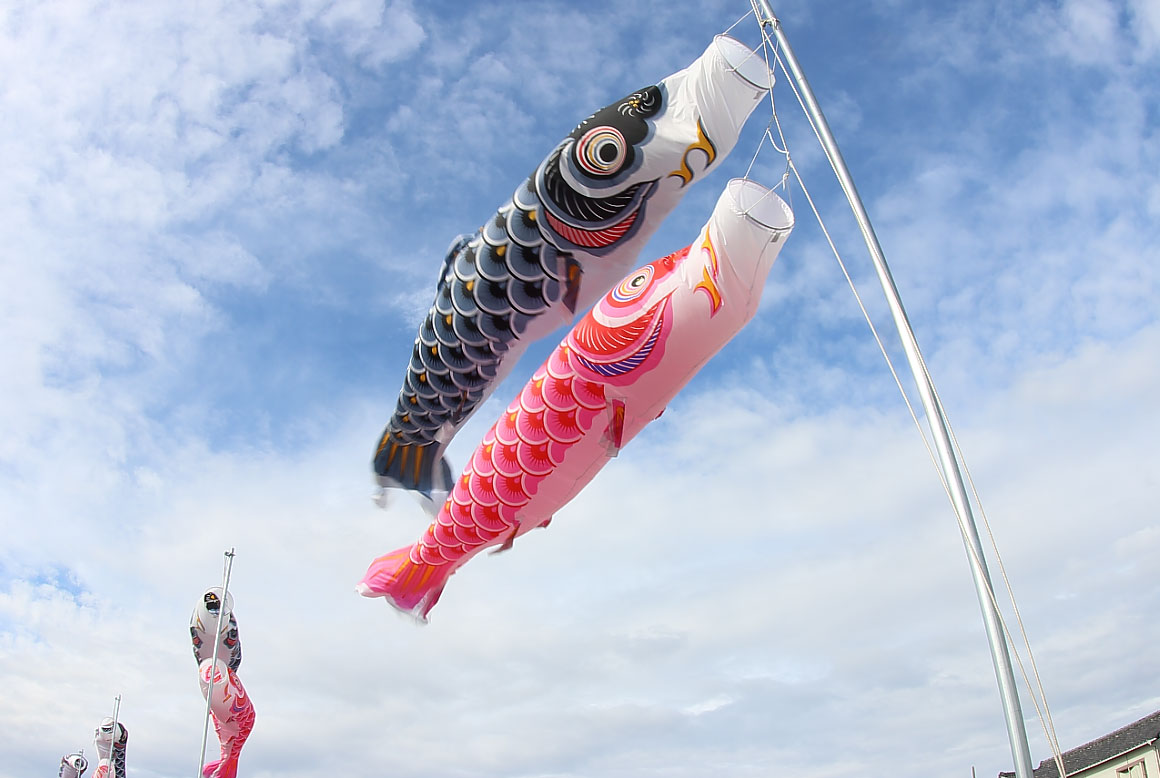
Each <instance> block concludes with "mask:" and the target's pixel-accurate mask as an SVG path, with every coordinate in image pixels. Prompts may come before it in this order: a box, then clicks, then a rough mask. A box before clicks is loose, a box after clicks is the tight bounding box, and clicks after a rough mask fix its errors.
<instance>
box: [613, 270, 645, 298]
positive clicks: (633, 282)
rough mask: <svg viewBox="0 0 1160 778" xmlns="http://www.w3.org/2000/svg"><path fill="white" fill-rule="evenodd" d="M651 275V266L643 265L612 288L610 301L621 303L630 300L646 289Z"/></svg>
mask: <svg viewBox="0 0 1160 778" xmlns="http://www.w3.org/2000/svg"><path fill="white" fill-rule="evenodd" d="M652 277H653V266H652V265H645V266H644V267H642V268H641V269H640V270H638V271H636V272H635V273H633V274H632V275H631V276H629V277H628V278H626V279H624V280H623V281H621V282H620V284H619V285H618V286H616V287H614V288H613V290H612V292H611V293H610V295H609V296H610V297H611V298H612V302H614V303H621V304H623V303H630V302H632V301H633V300H635V299H636V298H638V297H640V296H641V294H643V293H644V291H645V290H646V289H648V287H649V281H651V280H652Z"/></svg>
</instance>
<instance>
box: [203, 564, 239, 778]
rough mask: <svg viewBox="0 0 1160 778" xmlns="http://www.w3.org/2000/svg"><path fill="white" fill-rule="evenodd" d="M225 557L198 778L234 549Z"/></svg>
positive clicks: (232, 566) (207, 736)
mask: <svg viewBox="0 0 1160 778" xmlns="http://www.w3.org/2000/svg"><path fill="white" fill-rule="evenodd" d="M225 555H226V570H225V573H224V575H223V578H222V604H221V606H220V607H219V608H218V614H217V624H216V626H215V627H214V633H213V659H212V660H211V664H210V668H209V690H208V691H207V692H206V695H205V721H203V722H202V726H201V758H200V760H199V761H198V763H197V778H202V776H201V771H202V770H203V769H205V746H206V743H207V742H208V741H209V716H210V702H211V701H212V700H213V679H214V673H216V672H217V660H218V648H219V647H220V646H221V633H222V612H223V611H224V610H225V609H226V603H227V602H228V599H227V597H228V595H229V593H230V573H231V572H232V571H233V569H234V549H233V548H231V549H230V550H229V551H226V552H225ZM199 669H200V668H199ZM199 680H200V679H199Z"/></svg>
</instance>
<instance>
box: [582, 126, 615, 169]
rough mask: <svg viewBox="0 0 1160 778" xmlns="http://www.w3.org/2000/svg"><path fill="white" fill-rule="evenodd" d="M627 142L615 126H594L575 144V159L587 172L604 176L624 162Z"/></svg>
mask: <svg viewBox="0 0 1160 778" xmlns="http://www.w3.org/2000/svg"><path fill="white" fill-rule="evenodd" d="M627 152H628V143H627V142H626V141H625V140H624V136H623V135H621V134H620V130H618V129H616V128H615V127H608V126H603V127H595V128H593V129H591V130H589V131H588V132H586V133H584V135H583V136H581V138H580V140H579V142H578V143H577V144H576V161H577V162H579V163H580V167H582V168H584V170H585V171H586V172H588V173H591V174H593V175H596V176H606V175H608V174H609V173H615V172H616V171H617V170H618V169H619V168H620V166H621V165H623V164H624V159H625V156H626V154H627Z"/></svg>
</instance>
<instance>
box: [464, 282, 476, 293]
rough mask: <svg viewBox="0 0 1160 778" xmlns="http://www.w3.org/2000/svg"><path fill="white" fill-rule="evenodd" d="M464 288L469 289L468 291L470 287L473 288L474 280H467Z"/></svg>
mask: <svg viewBox="0 0 1160 778" xmlns="http://www.w3.org/2000/svg"><path fill="white" fill-rule="evenodd" d="M464 288H465V289H467V291H469V292H470V291H471V290H472V289H474V288H475V282H474V281H468V282H467V283H466V284H465V285H464Z"/></svg>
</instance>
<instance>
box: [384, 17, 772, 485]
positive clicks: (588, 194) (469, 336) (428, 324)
mask: <svg viewBox="0 0 1160 778" xmlns="http://www.w3.org/2000/svg"><path fill="white" fill-rule="evenodd" d="M772 83H773V74H772V73H771V72H770V71H769V69H768V68H767V67H766V64H765V61H764V60H763V59H762V58H761V57H759V56H758V55H757V54H755V53H754V52H753V51H751V50H750V49H749V48H748V47H746V46H745V45H744V44H742V43H740V42H738V41H737V40H734V39H733V38H730V37H728V36H724V35H719V36H717V37H716V38H715V39H714V41H713V43H712V44H711V45H710V46H709V47H708V49H706V50H705V52H704V53H703V54H702V55H701V56H700V57H699V58H697V59H696V60H695V61H694V62H693V63H692V64H691V65H689V67H687V68H685V69H684V70H682V71H680V72H678V73H674V74H673V75H671V76H668V77H667V78H664V79H662V80H661V81H660V82H659V83H657V84H655V85H653V86H648V87H645V88H643V89H640V90H638V91H636V92H633V93H632V94H630V95H628V96H627V97H625V98H624V99H623V100H619V101H617V102H615V103H613V104H612V105H609V106H607V107H606V108H603V109H601V110H599V111H597V112H596V113H594V114H592V115H591V116H589V117H588V118H587V119H585V120H584V121H582V122H580V124H579V125H577V126H576V128H575V129H574V130H573V131H572V132H571V133H570V134H569V135H568V137H566V138H564V140H562V141H561V142H560V143H559V144H558V145H557V146H556V147H555V148H554V149H553V150H552V152H551V153H550V154H549V155H548V156H547V158H546V159H544V161H543V162H541V163H540V165H539V167H537V168H536V170H535V171H534V172H533V173H532V174H531V176H529V177H528V179H527V180H526V181H524V182H523V184H521V185H520V186H519V188H518V189H517V190H516V192H515V194H514V195H513V196H512V199H511V200H510V201H508V202H507V203H506V204H505V205H504V206H503V207H501V208H500V209H499V210H498V211H497V212H496V213H495V215H494V216H493V217H492V218H491V220H490V221H488V222H487V223H486V224H484V225H483V226H482V227H480V228H479V230H477V231H476V232H475V234H474V235H461V236H460V237H459V238H457V239H456V240H455V241H454V242H453V243H452V245H451V248H450V249H449V250H448V252H447V255H446V257H445V258H444V260H443V266H442V269H441V270H440V274H439V284H438V288H437V289H436V293H435V300H434V303H433V304H432V306H431V309H430V311H429V312H428V313H427V316H426V318H425V319H424V320H423V322H422V323H421V324H420V326H419V333H418V336H417V337H416V338H415V345H414V349H413V351H412V353H411V361H410V364H409V366H408V368H407V372H406V376H405V378H404V381H403V387H402V389H401V391H400V392H399V397H398V401H397V403H396V406H395V411H394V414H393V415H392V416H391V418H390V420H389V421H388V423H387V426H386V429H385V430H384V431H383V434H382V436H381V437H380V438H379V443H378V447H377V449H376V451H375V456H374V470H375V472H376V473H377V478H378V481H379V483H380V484H381V485H382V486H384V487H401V488H404V489H409V490H413V491H415V492H418V493H420V494H422V495H425V496H427V497H431V496H432V495H433V494H442V493H446V492H447V491H448V490H449V489H450V487H451V480H452V479H451V469H450V466H449V465H448V464H447V462H446V460H445V459H444V457H443V452H444V450H445V449H446V447H447V444H448V443H449V441H450V439H451V438H452V437H453V436H454V434H455V433H456V431H457V430H458V429H459V428H460V427H461V426H462V425H463V424H464V423H465V422H466V421H467V419H468V418H469V417H470V416H471V414H472V413H473V412H474V411H475V410H476V409H477V408H478V407H479V405H480V404H481V403H482V402H483V401H484V400H485V399H486V398H487V397H488V396H489V395H490V393H491V392H492V390H493V389H494V388H495V387H496V386H497V385H498V384H499V383H500V381H501V380H502V379H503V378H504V377H505V376H506V375H507V374H508V373H509V372H510V370H511V369H512V367H514V365H515V363H516V361H518V359H519V357H520V355H521V354H522V353H523V352H524V350H526V347H527V345H528V344H529V343H531V342H533V341H535V340H536V339H538V338H541V337H544V336H545V335H548V334H549V333H551V332H553V331H554V330H556V329H558V328H559V327H560V326H562V325H564V324H567V323H568V322H569V321H571V319H572V317H573V315H574V314H576V313H577V312H578V311H583V310H585V309H587V308H588V306H590V305H591V304H592V303H593V302H595V301H596V299H598V298H599V297H600V296H601V295H603V294H604V293H605V292H607V291H608V289H609V288H610V287H611V286H612V284H613V283H615V282H616V281H617V280H618V279H620V278H621V277H622V276H623V275H624V274H625V273H627V272H628V270H629V269H630V268H632V267H633V266H634V265H635V264H636V263H637V255H638V254H639V252H640V250H641V248H642V247H643V246H644V244H645V243H646V242H647V241H648V239H649V238H650V237H651V236H652V234H653V233H654V232H655V231H656V229H657V227H658V226H659V225H660V223H661V221H662V220H663V219H664V218H665V216H667V215H668V214H669V213H670V212H671V211H672V209H673V208H674V207H675V206H676V205H677V203H678V202H679V201H680V200H681V198H682V197H683V196H684V195H685V193H686V192H687V191H688V188H689V185H690V184H691V183H692V182H693V181H694V180H696V179H699V178H700V177H702V176H704V175H705V174H706V173H707V172H708V171H710V170H711V169H713V168H714V167H715V166H716V165H718V164H719V163H720V162H721V160H722V159H724V157H725V156H726V155H727V154H728V153H729V151H730V150H732V148H733V146H734V145H735V144H736V142H737V137H738V135H739V134H740V132H741V127H742V125H743V124H744V123H745V120H746V119H747V118H748V117H749V115H750V114H751V113H752V112H753V109H754V108H755V107H756V106H757V105H758V103H759V102H761V100H762V98H763V97H765V96H766V94H767V92H768V91H769V88H770V86H771V85H772ZM440 499H441V497H440ZM430 507H432V508H434V507H437V503H434V502H432V503H430Z"/></svg>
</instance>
